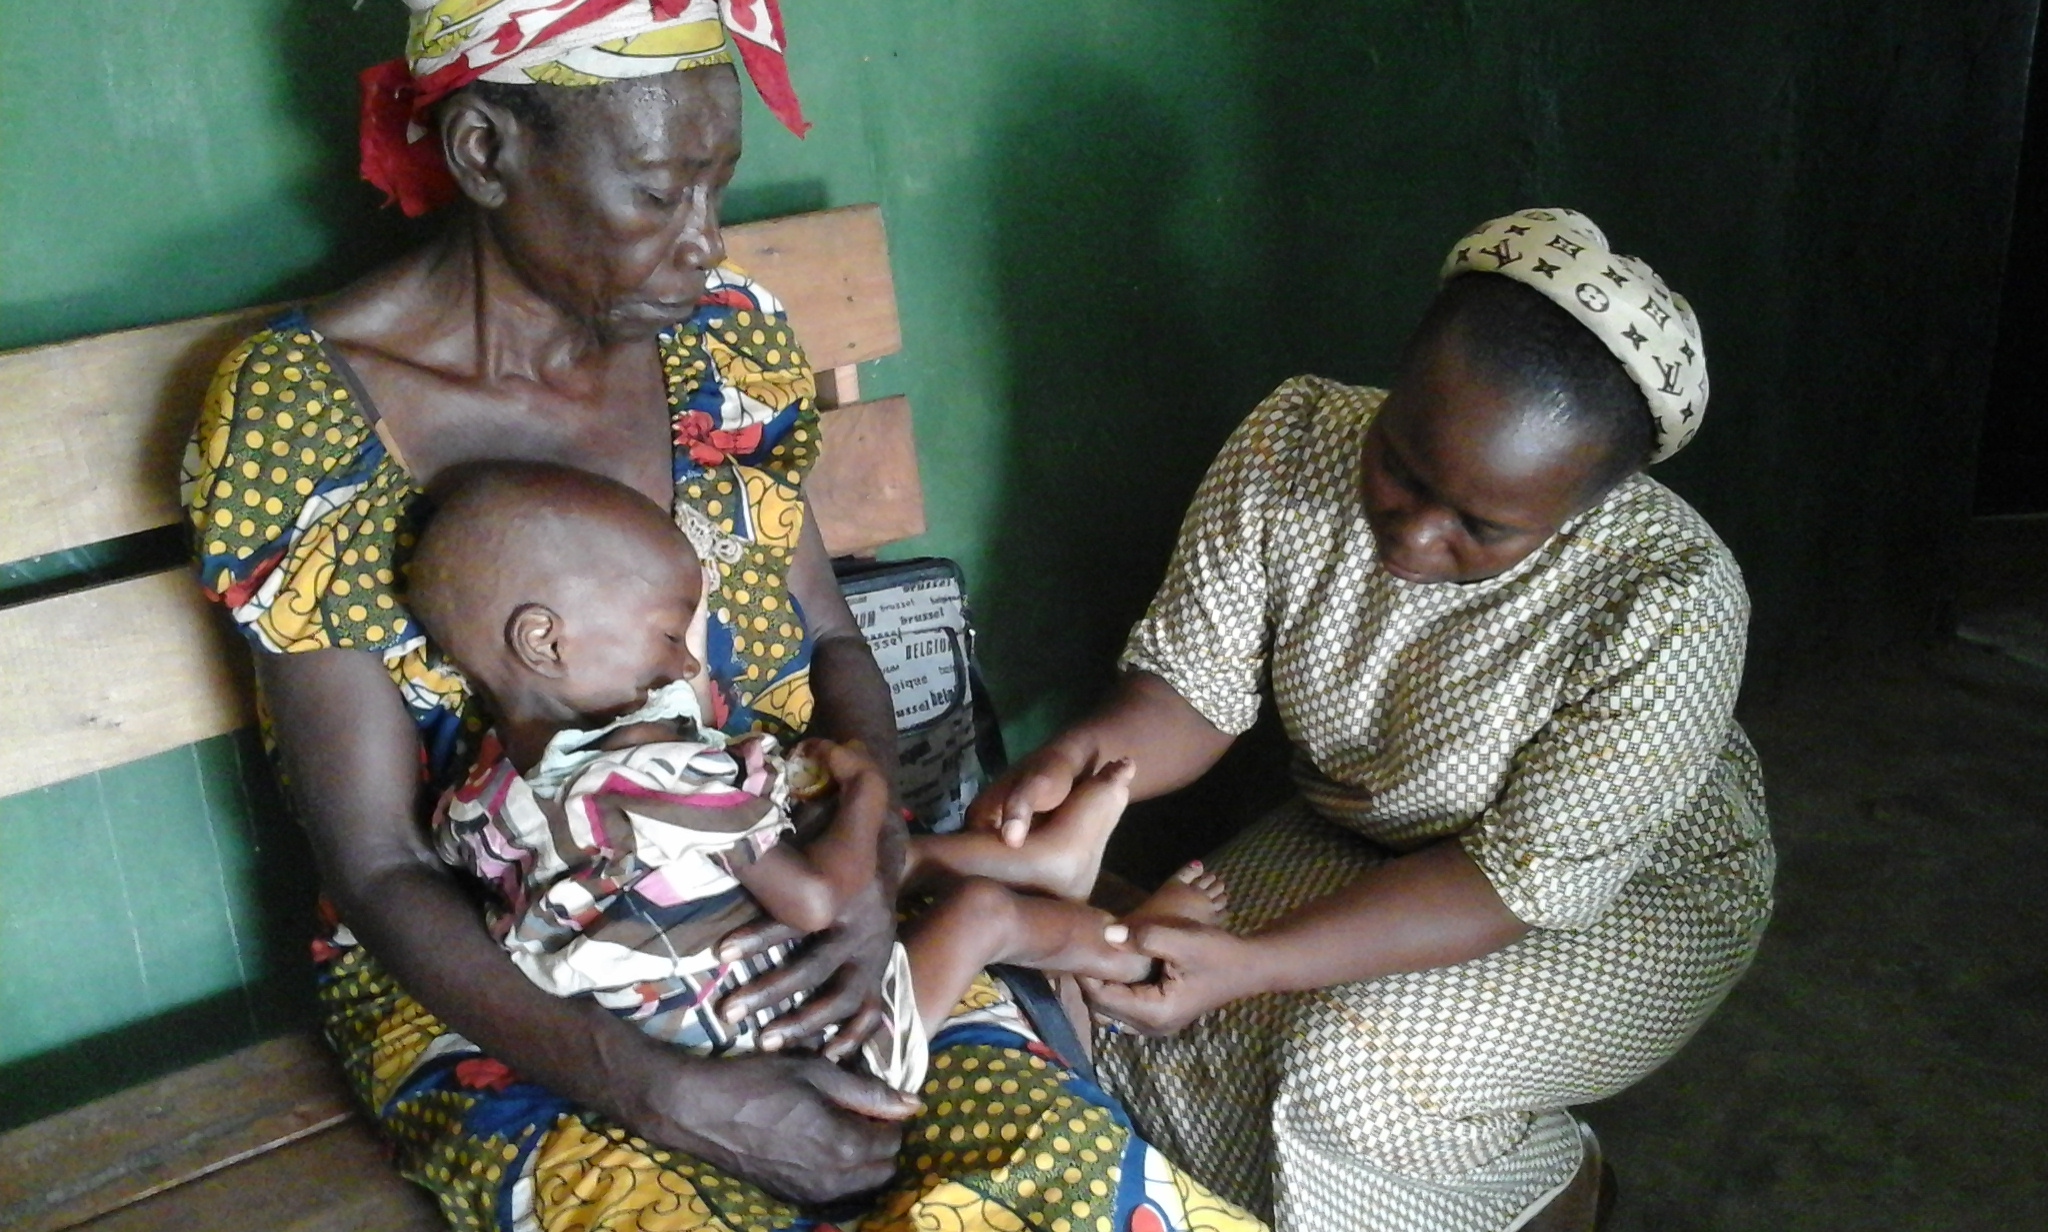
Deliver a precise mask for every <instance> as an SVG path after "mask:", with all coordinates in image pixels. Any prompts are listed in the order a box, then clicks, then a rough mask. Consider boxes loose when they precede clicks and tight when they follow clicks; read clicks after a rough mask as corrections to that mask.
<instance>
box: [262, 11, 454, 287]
mask: <svg viewBox="0 0 2048 1232" xmlns="http://www.w3.org/2000/svg"><path fill="white" fill-rule="evenodd" d="M358 7H360V6H358ZM372 7H374V8H376V9H377V10H378V15H377V16H375V17H372V18H370V19H368V20H365V17H364V14H362V13H359V12H355V11H353V10H349V9H343V8H342V7H341V6H339V5H321V6H307V5H303V4H293V5H279V6H278V8H277V25H276V27H275V29H276V34H277V46H278V59H279V60H280V61H281V62H282V63H284V64H286V65H290V66H294V71H288V72H287V73H286V74H285V78H284V79H285V82H286V89H285V97H284V98H283V99H281V100H280V102H281V103H282V105H283V107H284V109H285V114H286V115H288V116H289V117H290V118H291V121H292V123H293V124H294V125H295V126H296V127H297V128H298V129H299V131H300V134H301V136H302V138H303V139H304V141H305V145H306V148H307V149H309V150H313V151H316V152H317V159H316V161H315V162H314V163H313V164H312V165H310V166H308V167H307V168H306V171H305V173H304V174H303V175H301V176H300V177H299V179H298V183H297V185H296V187H295V189H294V191H295V192H296V194H297V196H298V197H299V201H300V204H301V207H302V208H304V209H305V210H306V212H307V213H308V214H310V215H312V216H313V217H314V218H316V219H318V220H319V224H320V230H321V232H322V234H323V235H325V236H326V244H325V245H324V247H323V251H322V255H321V258H320V260H319V261H317V262H316V263H314V264H313V265H311V266H309V267H308V268H306V269H304V270H302V271H300V272H299V273H297V274H296V275H294V276H293V277H291V278H289V279H286V280H284V282H283V284H282V285H280V287H279V289H278V292H277V294H278V295H279V296H308V295H324V294H326V293H327V292H329V291H333V290H337V289H339V288H340V287H342V286H343V285H345V284H346V283H348V282H351V281H353V280H354V279H356V278H360V277H361V276H362V275H363V274H364V273H365V272H366V271H368V270H372V269H375V268H377V267H378V266H379V265H382V264H383V263H384V262H386V261H390V260H392V259H394V258H396V257H397V256H398V255H399V254H400V253H402V252H405V251H407V250H408V249H411V248H414V247H416V246H418V245H419V244H422V243H424V242H425V241H426V240H427V239H428V238H429V237H430V236H432V235H433V234H434V233H435V232H436V231H438V230H439V229H440V228H441V227H442V226H443V225H445V217H444V216H443V215H439V214H434V215H429V216H427V217H426V218H422V219H411V218H407V217H406V216H405V214H404V212H403V211H401V210H400V209H399V208H398V207H397V206H395V205H393V206H388V207H384V206H382V203H381V200H380V198H381V197H382V194H381V193H379V192H378V191H377V190H376V189H375V188H372V187H370V186H369V185H368V184H365V183H364V182H363V181H362V177H361V175H360V173H359V172H358V169H357V167H358V161H359V158H360V152H359V151H360V147H359V145H358V141H357V132H358V130H357V108H358V105H359V97H360V96H359V94H358V92H357V86H356V74H357V73H359V72H360V71H362V70H363V69H366V68H368V67H370V66H371V65H372V64H377V63H380V62H382V61H384V60H388V59H390V58H391V57H392V56H395V55H397V54H398V53H399V51H400V49H402V48H403V47H404V46H405V25H406V9H405V8H404V6H402V5H397V4H382V5H375V6H372ZM305 66H317V67H316V68H315V69H314V71H302V70H303V69H304V68H305ZM336 185H344V186H345V187H343V188H341V189H340V190H339V191H337V190H336V187H335V186H336Z"/></svg>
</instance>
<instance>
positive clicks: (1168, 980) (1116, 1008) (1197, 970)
mask: <svg viewBox="0 0 2048 1232" xmlns="http://www.w3.org/2000/svg"><path fill="white" fill-rule="evenodd" d="M1129 940H1130V946H1131V948H1132V949H1134V950H1137V951H1138V952H1139V953H1141V954H1145V955H1147V956H1149V957H1151V958H1154V959H1157V960H1158V963H1159V968H1158V971H1157V973H1156V974H1155V975H1154V976H1153V978H1152V979H1151V980H1149V981H1147V982H1146V983H1143V984H1108V983H1104V982H1103V981H1101V980H1089V979H1084V980H1082V981H1081V986H1082V989H1083V991H1084V992H1085V993H1086V994H1087V997H1088V1004H1089V1006H1090V1008H1092V1009H1093V1010H1094V1011H1095V1015H1096V1018H1097V1019H1098V1020H1106V1021H1108V1022H1110V1023H1112V1024H1114V1025H1115V1026H1117V1027H1119V1028H1123V1029H1129V1030H1132V1031H1136V1032H1138V1033H1139V1034H1141V1035H1173V1034H1175V1033H1176V1032H1178V1031H1179V1030H1180V1029H1181V1028H1183V1027H1185V1026H1187V1025H1188V1024H1189V1023H1191V1022H1193V1021H1194V1020H1195V1019H1197V1018H1200V1017H1201V1016H1202V1015H1204V1014H1206V1013H1208V1012H1209V1011H1210V1010H1213V1009H1216V1008H1218V1007H1220V1006H1224V1005H1228V1004H1230V1003H1231V1002H1232V1001H1237V1000H1241V999H1243V998H1245V997H1249V996H1253V995H1255V994H1257V993H1261V992H1265V991H1267V990H1266V989H1265V988H1264V987H1263V986H1262V985H1261V984H1260V979H1261V975H1260V964H1259V962H1258V961H1257V957H1256V955H1255V953H1254V951H1255V949H1256V943H1254V942H1252V941H1250V940H1247V939H1246V938H1243V937H1239V936H1236V935H1235V934H1233V933H1230V932H1226V931H1225V930H1223V929H1221V928H1215V927H1212V926H1210V925H1206V924H1195V923H1191V922H1188V921H1184V920H1159V921H1152V922H1134V923H1132V924H1131V926H1130V938H1129Z"/></svg>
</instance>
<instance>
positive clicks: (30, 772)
mask: <svg viewBox="0 0 2048 1232" xmlns="http://www.w3.org/2000/svg"><path fill="white" fill-rule="evenodd" d="M237 641H238V639H237V638H236V637H235V635H234V633H233V632H232V631H231V630H230V629H229V628H228V627H227V625H226V621H225V618H224V617H223V616H222V615H221V614H220V612H219V610H218V609H216V608H214V607H213V606H212V605H210V604H208V603H207V602H206V601H205V600H204V599H203V598H201V596H200V594H199V587H198V586H197V585H196V584H195V583H194V581H193V578H192V574H191V572H190V571H189V570H188V569H186V568H183V567H180V568H175V569H167V570H165V571H163V572H161V573H153V574H149V575H147V576H145V577H139V578H134V579H131V580H129V581H125V582H117V583H115V584H113V585H111V586H102V587H98V588H97V589H93V590H84V591H79V592H77V593H75V594H69V595H63V596H60V597H58V598H55V599H47V600H44V601H42V602H39V603H29V604H24V605H22V606H20V607H15V608H9V609H6V610H4V611H0V662H5V663H6V664H7V689H8V694H9V697H10V698H11V699H12V700H13V702H14V704H12V705H9V706H5V707H0V796H10V795H13V794H14V793H16V792H20V791H27V790H29V789H31V788H35V787H42V786H45V785H47V784H50V783H57V782H62V781H63V780H65V779H69V778H74V777H76V776H78V775H81V774H85V773H87V772H88V771H92V770H101V769H105V768H106V767H108V766H117V765H121V764H123V763H126V762H131V761H134V760H136V759H137V758H140V757H147V756H149V755H150V754H152V753H161V752H163V751H164V750H165V749H174V748H177V747H179V746H180V745H185V744H190V743H192V742H193V741H195V740H204V739H206V738H207V737H209V736H217V735H220V734H221V733H222V732H229V731H233V730H235V729H236V728H238V727H242V726H245V725H246V724H248V723H249V722H250V721H251V718H252V709H251V706H250V702H249V698H250V695H251V694H250V686H249V676H250V672H251V667H250V662H249V653H248V651H247V650H246V649H245V648H243V647H242V646H240V645H238V644H237Z"/></svg>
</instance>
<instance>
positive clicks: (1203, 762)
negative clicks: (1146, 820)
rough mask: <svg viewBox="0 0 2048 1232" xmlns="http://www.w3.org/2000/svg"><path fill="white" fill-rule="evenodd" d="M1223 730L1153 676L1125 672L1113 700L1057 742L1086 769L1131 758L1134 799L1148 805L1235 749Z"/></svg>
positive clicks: (1054, 742) (1055, 739)
mask: <svg viewBox="0 0 2048 1232" xmlns="http://www.w3.org/2000/svg"><path fill="white" fill-rule="evenodd" d="M1235 740H1236V737H1235V736H1233V735H1231V734H1229V733H1228V732H1224V731H1221V730H1219V729H1218V728H1217V727H1216V726H1215V725H1214V724H1213V723H1211V722H1209V720H1208V719H1206V718H1204V717H1203V716H1202V712H1201V711H1199V710H1196V709H1195V708H1194V706H1193V705H1191V704H1189V702H1188V700H1187V699H1186V698H1184V697H1182V696H1181V695H1180V694H1179V693H1177V692H1175V691H1174V688H1173V686H1172V685H1169V684H1167V683H1166V682H1165V681H1164V680H1161V679H1160V678H1159V677H1157V676H1154V675H1153V674H1152V673H1150V672H1141V671H1132V672H1126V673H1124V675H1123V677H1122V678H1121V679H1119V680H1118V681H1117V684H1116V688H1115V690H1114V691H1113V692H1112V693H1111V694H1110V696H1109V698H1108V700H1106V701H1104V702H1103V704H1102V705H1101V706H1099V707H1097V708H1096V710H1095V712H1094V713H1093V714H1090V715H1089V716H1088V717H1087V718H1085V719H1082V720H1081V721H1080V722H1078V723H1076V724H1074V725H1073V726H1072V727H1069V728H1068V729H1067V730H1065V731H1063V732H1061V733H1060V734H1059V735H1058V736H1056V737H1054V738H1053V741H1052V743H1053V744H1054V745H1055V746H1058V747H1059V748H1060V749H1061V750H1063V751H1064V752H1066V753H1067V754H1068V755H1069V756H1071V757H1073V758H1074V759H1075V760H1077V761H1079V762H1080V763H1081V769H1082V770H1084V771H1085V770H1087V769H1091V768H1094V767H1098V766H1103V765H1107V764H1108V763H1110V762H1112V761H1117V760H1119V759H1127V760H1129V761H1130V762H1131V763H1132V766H1133V767H1134V768H1135V770H1136V774H1135V775H1134V776H1133V778H1132V780H1131V798H1132V799H1133V800H1146V799H1150V798H1152V797H1153V796H1161V795H1165V794H1166V793H1167V792H1170V791H1175V790H1178V789H1179V788H1182V787H1185V786H1187V785H1188V784H1189V783H1192V782H1194V781H1195V780H1196V779H1198V778H1200V777H1202V775H1203V774H1205V773H1207V772H1208V770H1209V768H1210V767H1211V766H1214V765H1215V764H1216V763H1217V761H1218V760H1220V759H1221V758H1222V756H1223V754H1224V753H1226V752H1228V751H1229V750H1230V746H1231V744H1232V743H1233V742H1234V741H1235Z"/></svg>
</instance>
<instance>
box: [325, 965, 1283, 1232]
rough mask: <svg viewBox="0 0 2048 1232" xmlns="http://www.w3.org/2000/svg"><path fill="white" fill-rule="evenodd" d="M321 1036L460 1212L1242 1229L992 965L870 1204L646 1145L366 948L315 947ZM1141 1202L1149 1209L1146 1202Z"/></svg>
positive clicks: (936, 1060) (479, 1217)
mask: <svg viewBox="0 0 2048 1232" xmlns="http://www.w3.org/2000/svg"><path fill="white" fill-rule="evenodd" d="M320 998H321V1003H322V1008H323V1016H324V1018H325V1021H326V1028H327V1034H328V1039H329V1042H330V1043H331V1044H332V1045H333V1046H334V1047H335V1050H336V1052H337V1053H339V1054H340V1056H341V1059H342V1063H343V1067H344V1069H345V1070H346V1071H347V1073H348V1076H349V1080H350V1082H351V1084H352V1085H353V1086H354V1088H355V1090H356V1093H357V1096H358V1097H359V1098H360V1099H362V1100H363V1102H364V1103H365V1105H366V1106H368V1107H369V1108H371V1109H372V1110H373V1111H374V1112H375V1114H376V1118H377V1120H378V1122H379V1123H380V1124H381V1125H382V1127H383V1128H384V1130H385V1132H386V1134H387V1135H388V1136H389V1137H390V1139H391V1141H392V1143H393V1144H394V1146H395V1147H396V1148H397V1154H398V1161H399V1166H400V1169H401V1170H402V1171H403V1172H404V1173H405V1175H406V1176H407V1177H408V1178H410V1179H412V1180H413V1181H415V1182H417V1183H419V1184H421V1185H423V1186H425V1187H426V1188H427V1189H428V1190H429V1191H431V1192H432V1193H433V1194H434V1195H435V1197H436V1199H437V1200H438V1201H439V1202H440V1203H441V1206H442V1210H443V1211H444V1213H445V1214H446V1215H447V1216H448V1218H449V1221H450V1223H451V1224H452V1225H453V1226H455V1227H457V1228H484V1229H506V1230H512V1229H520V1230H522V1232H523V1230H524V1229H541V1228H545V1229H554V1228H558V1227H559V1228H576V1229H585V1228H605V1229H619V1230H622V1232H623V1230H635V1232H671V1230H675V1232H685V1230H687V1232H698V1230H704V1232H728V1230H729V1232H751V1230H753V1229H757V1228H758V1229H805V1228H813V1227H816V1228H820V1229H824V1228H829V1227H832V1226H834V1223H833V1219H834V1218H837V1219H841V1220H848V1221H851V1220H853V1219H855V1218H856V1217H862V1216H866V1217H873V1216H875V1215H880V1216H883V1217H884V1218H882V1219H881V1221H880V1222H879V1223H876V1224H871V1225H869V1226H871V1227H875V1228H888V1227H928V1226H930V1227H939V1226H943V1227H948V1228H957V1229H960V1230H961V1232H978V1230H980V1229H998V1228H1003V1229H1009V1228H1023V1227H1027V1226H1030V1227H1048V1228H1057V1227H1060V1226H1062V1225H1064V1226H1065V1227H1066V1228H1067V1229H1069V1230H1070V1232H1083V1230H1084V1229H1086V1230H1092V1229H1098V1228H1107V1229H1115V1230H1116V1232H1123V1230H1124V1229H1125V1228H1127V1227H1132V1228H1157V1229H1160V1232H1168V1230H1173V1229H1188V1230H1190V1232H1193V1230H1195V1229H1214V1230H1216V1232H1237V1230H1239V1229H1254V1228H1257V1227H1258V1224H1257V1223H1256V1221H1253V1220H1251V1219H1249V1218H1248V1217H1247V1216H1245V1215H1244V1214H1243V1212H1241V1211H1238V1210H1236V1209H1234V1208H1232V1207H1230V1206H1229V1205H1228V1204H1226V1203H1223V1202H1220V1201H1218V1200H1217V1199H1215V1198H1214V1197H1213V1196H1211V1195H1210V1194H1209V1193H1208V1192H1207V1191H1206V1190H1204V1189H1202V1188H1201V1187H1200V1186H1199V1185H1196V1184H1195V1183H1193V1182H1192V1181H1190V1180H1189V1179H1188V1178H1187V1177H1186V1176H1185V1175H1184V1174H1182V1173H1181V1172H1180V1171H1179V1170H1178V1169H1176V1168H1174V1167H1172V1166H1171V1165H1169V1164H1168V1163H1167V1161H1166V1158H1165V1157H1164V1156H1162V1155H1161V1154H1160V1153H1159V1152H1158V1151H1156V1150H1154V1149H1152V1148H1151V1147H1150V1146H1149V1145H1148V1144H1146V1143H1145V1142H1144V1141H1142V1140H1140V1139H1139V1138H1137V1137H1136V1136H1135V1135H1134V1134H1133V1133H1132V1132H1131V1130H1130V1127H1129V1122H1128V1121H1127V1120H1126V1119H1125V1117H1124V1114H1123V1112H1122V1110H1121V1109H1120V1108H1119V1107H1118V1105H1117V1104H1116V1103H1115V1101H1113V1100H1111V1099H1109V1098H1108V1097H1107V1096H1105V1095H1104V1094H1103V1093H1102V1092H1101V1091H1100V1090H1099V1089H1097V1088H1096V1087H1095V1086H1094V1085H1093V1084H1091V1083H1089V1082H1088V1081H1086V1080H1085V1079H1083V1078H1081V1077H1079V1076H1077V1075H1075V1074H1074V1073H1073V1072H1071V1071H1070V1070H1068V1069H1067V1068H1066V1066H1065V1065H1064V1064H1062V1063H1061V1061H1060V1060H1059V1058H1058V1057H1057V1056H1056V1055H1054V1054H1053V1053H1052V1052H1051V1050H1049V1049H1047V1048H1046V1047H1045V1046H1044V1045H1043V1044H1041V1043H1039V1042H1038V1040H1037V1039H1036V1038H1035V1036H1033V1035H1032V1034H1031V1033H1030V1029H1029V1027H1028V1025H1026V1024H1025V1023H1024V1021H1023V1020H1022V1018H1021V1016H1019V1015H1017V1014H1016V1012H1015V1010H1014V1007H1012V1006H1010V1005H1009V1004H1008V1003H1007V1001H1006V999H1004V998H1003V997H1001V995H1000V994H999V992H998V991H997V989H996V986H995V985H994V983H993V982H992V981H985V982H983V983H981V984H977V986H976V988H975V990H974V991H972V992H970V994H969V996H968V998H967V999H966V1000H965V1001H963V1002H962V1005H961V1009H960V1011H957V1012H956V1014H955V1016H954V1018H953V1019H952V1020H951V1021H950V1022H949V1023H948V1025H947V1027H946V1028H945V1029H944V1030H942V1031H941V1032H940V1033H939V1034H938V1036H937V1037H936V1038H935V1039H934V1040H933V1047H932V1068H931V1073H930V1076H929V1077H928V1079H927V1081H926V1084H925V1088H924V1091H923V1096H924V1099H925V1102H926V1105H927V1110H926V1112H925V1113H924V1114H923V1115H921V1116H920V1117H918V1118H917V1119H916V1120H914V1121H912V1122H911V1123H910V1125H909V1128H908V1132H907V1134H906V1136H905V1142H904V1148H903V1151H902V1154H901V1155H900V1156H899V1162H900V1164H901V1171H900V1173H899V1180H898V1182H897V1184H896V1185H894V1186H892V1187H891V1188H890V1189H889V1190H887V1191H885V1192H884V1193H883V1194H882V1195H881V1197H880V1198H879V1199H878V1200H876V1201H874V1202H872V1203H869V1204H867V1205H865V1206H862V1207H857V1208H852V1209H846V1210H836V1211H831V1212H824V1213H822V1214H821V1213H819V1212H808V1213H807V1212H803V1211H799V1210H798V1209H796V1208H794V1207H792V1206H790V1205H789V1204H788V1203H785V1202H782V1201H780V1200H779V1199H776V1198H774V1197H772V1196H771V1195H769V1194H767V1193H765V1192H763V1191H762V1190H761V1189H759V1188H758V1187H756V1186H754V1185H752V1184H750V1183H748V1182H746V1181H743V1180H741V1179H739V1178H737V1177H734V1176H731V1175H728V1174H724V1173H721V1172H720V1171H718V1170H717V1169H715V1168H712V1167H710V1166H709V1165H706V1164H704V1163H702V1162H700V1161H698V1160H696V1159H693V1158H691V1157H689V1156H687V1155H683V1154H680V1153H676V1152H669V1151H662V1150H658V1149H655V1148H654V1147H652V1146H650V1145H649V1144H647V1143H645V1142H643V1141H641V1140H639V1139H636V1138H634V1137H633V1136H632V1135H630V1134H628V1133H626V1132H625V1131H624V1130H623V1129H620V1128H619V1127H617V1126H613V1125H609V1124H607V1123H605V1122H604V1121H603V1120H602V1119H601V1118H598V1117H596V1116H595V1115H594V1114H591V1113H588V1112H586V1111H583V1110H581V1109H578V1108H576V1107H575V1106H574V1105H572V1104H570V1103H568V1102H567V1101H564V1100H561V1099H559V1098H557V1097H556V1096H554V1095H552V1094H550V1093H549V1092H547V1091H546V1090H544V1089H542V1088H540V1087H537V1086H534V1085H532V1084H530V1083H526V1082H522V1081H520V1080H519V1079H518V1077H517V1076H516V1075H514V1074H512V1073H511V1072H510V1071H508V1070H507V1069H505V1067H504V1066H502V1065H500V1064H498V1063H497V1062H495V1061H492V1060H490V1059H489V1058H486V1057H483V1056H481V1055H480V1054H479V1053H478V1052H477V1050H476V1049H475V1048H474V1046H472V1045H469V1044H468V1042H467V1041H465V1040H462V1039H461V1037H459V1036H457V1035H455V1034H454V1033H452V1032H449V1031H447V1030H446V1028H444V1027H442V1026H441V1024H440V1023H439V1022H438V1021H437V1020H436V1019H434V1018H433V1016H432V1015H430V1014H428V1013H427V1012H426V1011H425V1010H424V1009H422V1008H421V1007H420V1006H419V1004H418V1003H417V1002H415V1001H413V1000H412V999H411V998H410V997H409V996H407V995H406V994H405V992H404V990H403V989H401V988H399V987H398V985H397V984H396V982H395V981H393V980H392V979H391V978H390V976H389V975H388V974H386V973H385V972H384V971H383V969H382V968H381V967H380V966H379V965H378V964H377V962H376V960H375V959H374V958H373V957H371V956H370V955H369V954H368V953H367V952H365V951H364V950H362V949H361V948H360V947H355V946H347V947H343V948H340V949H339V950H338V951H336V952H334V953H332V954H330V955H329V956H328V957H327V959H326V961H325V962H324V963H323V964H322V969H321V989H320ZM1148 1219H1149V1220H1151V1221H1152V1222H1149V1223H1148V1222H1147V1220H1148Z"/></svg>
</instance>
